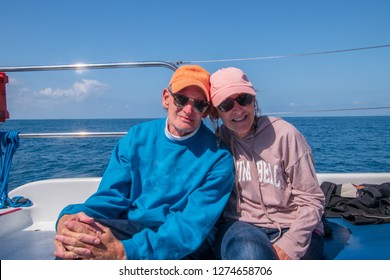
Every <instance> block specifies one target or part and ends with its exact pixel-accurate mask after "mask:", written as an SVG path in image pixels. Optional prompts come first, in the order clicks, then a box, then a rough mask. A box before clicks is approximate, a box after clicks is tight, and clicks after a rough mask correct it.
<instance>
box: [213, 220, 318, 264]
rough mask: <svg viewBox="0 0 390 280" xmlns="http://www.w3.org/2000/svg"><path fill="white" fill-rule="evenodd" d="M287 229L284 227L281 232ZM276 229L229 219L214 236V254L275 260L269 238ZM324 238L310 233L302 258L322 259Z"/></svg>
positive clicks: (219, 257) (272, 237)
mask: <svg viewBox="0 0 390 280" xmlns="http://www.w3.org/2000/svg"><path fill="white" fill-rule="evenodd" d="M287 230H288V229H284V230H283V231H282V234H283V233H285V232H286V231H287ZM278 234H279V232H278V230H277V229H268V228H262V227H256V226H254V225H251V224H248V223H245V222H241V221H230V222H226V223H224V224H222V225H221V226H220V227H219V230H218V233H217V236H216V242H215V246H216V248H215V249H216V255H217V258H218V259H222V260H277V259H278V258H277V255H276V253H275V250H274V248H273V246H272V243H271V242H270V240H272V239H274V238H276V237H277V236H278ZM323 247H324V239H323V237H322V236H320V235H319V234H317V233H313V234H312V240H311V242H310V245H309V248H308V250H307V252H306V254H305V255H304V256H303V257H302V259H307V260H308V259H322V256H323Z"/></svg>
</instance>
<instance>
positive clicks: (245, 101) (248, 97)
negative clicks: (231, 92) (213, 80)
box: [218, 93, 254, 112]
mask: <svg viewBox="0 0 390 280" xmlns="http://www.w3.org/2000/svg"><path fill="white" fill-rule="evenodd" d="M253 99H254V95H252V94H249V93H243V94H240V95H239V96H238V97H237V98H236V99H231V98H227V99H225V100H224V101H223V102H222V103H221V104H220V105H219V106H218V108H219V110H221V112H228V111H230V110H231V109H233V107H234V100H235V101H237V103H238V104H239V105H240V106H248V105H250V104H252V102H253Z"/></svg>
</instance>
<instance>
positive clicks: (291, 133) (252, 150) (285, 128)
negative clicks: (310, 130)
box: [210, 67, 324, 259]
mask: <svg viewBox="0 0 390 280" xmlns="http://www.w3.org/2000/svg"><path fill="white" fill-rule="evenodd" d="M210 84H211V101H212V104H213V107H214V108H213V112H212V115H211V116H212V119H214V120H217V118H218V117H219V118H221V120H222V122H223V125H222V126H221V127H218V128H217V131H216V133H217V135H218V137H220V139H221V140H222V141H223V142H224V143H225V144H226V145H227V146H228V147H229V148H230V149H231V151H232V153H233V155H234V160H235V173H236V182H235V187H234V189H233V192H232V194H231V196H230V199H229V201H228V204H227V206H226V209H225V212H224V215H223V219H222V223H221V224H220V225H219V231H218V234H217V242H216V244H217V254H218V255H219V257H220V258H221V259H321V257H322V252H323V244H324V243H323V225H322V222H321V217H322V213H323V204H324V195H323V192H322V191H321V189H320V187H319V184H318V181H317V177H316V172H315V168H314V163H313V159H312V152H311V149H310V147H309V145H308V144H307V142H306V140H305V138H304V137H303V135H302V134H301V133H300V132H299V131H298V130H297V129H296V128H295V127H294V126H293V125H291V124H290V123H288V122H286V121H284V120H282V119H280V118H276V117H267V116H258V114H257V113H256V111H257V109H256V108H257V106H256V105H257V103H256V91H255V90H254V88H253V86H252V84H251V83H250V82H249V80H248V78H247V77H246V75H245V73H244V72H243V71H242V70H240V69H237V68H233V67H230V68H224V69H221V70H218V71H217V72H215V73H214V74H212V75H211V77H210ZM217 123H218V121H217Z"/></svg>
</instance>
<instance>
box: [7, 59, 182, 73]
mask: <svg viewBox="0 0 390 280" xmlns="http://www.w3.org/2000/svg"><path fill="white" fill-rule="evenodd" d="M182 63H183V62H181V61H177V62H168V61H140V62H115V63H76V64H63V65H46V66H45V65H39V66H8V67H3V66H0V72H30V71H56V70H79V71H80V70H86V69H109V68H136V67H166V68H169V69H171V70H173V71H175V70H176V69H177V67H178V65H180V64H182Z"/></svg>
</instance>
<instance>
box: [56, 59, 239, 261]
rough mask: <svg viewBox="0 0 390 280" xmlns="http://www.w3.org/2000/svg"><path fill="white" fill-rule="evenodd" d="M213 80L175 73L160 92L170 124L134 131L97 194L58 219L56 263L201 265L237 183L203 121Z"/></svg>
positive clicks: (188, 68)
mask: <svg viewBox="0 0 390 280" xmlns="http://www.w3.org/2000/svg"><path fill="white" fill-rule="evenodd" d="M209 77H210V74H209V73H208V72H207V71H206V70H205V69H203V68H202V67H200V66H197V65H184V66H181V67H179V68H178V69H177V70H176V71H175V72H174V74H173V76H172V78H171V81H170V83H169V85H168V87H167V88H165V89H164V90H163V93H162V104H163V106H164V108H165V109H166V110H167V113H168V117H167V118H166V119H160V120H153V121H148V122H144V123H141V124H138V125H136V126H134V127H132V128H131V129H130V130H129V132H128V133H127V135H126V136H125V137H124V138H123V139H121V140H120V141H119V142H118V143H117V145H116V147H115V148H114V151H113V153H112V157H111V160H110V162H109V164H108V167H107V169H106V171H105V173H104V175H103V177H102V181H101V183H100V186H99V188H98V190H97V192H96V193H95V194H93V195H92V196H91V197H89V198H88V199H87V200H86V201H85V203H83V204H75V205H69V206H67V207H65V209H64V210H63V211H62V212H61V213H60V215H59V219H58V221H57V235H56V237H55V240H54V243H55V246H56V251H55V253H54V255H55V256H56V257H57V258H60V259H183V258H193V257H194V258H203V257H200V253H201V251H202V252H203V251H204V249H205V247H204V246H205V244H207V237H208V235H209V233H210V231H211V230H212V228H213V226H214V224H215V222H216V221H217V219H218V217H219V216H220V214H221V213H222V211H223V209H224V206H225V204H226V202H227V200H228V198H229V195H230V192H231V189H232V186H233V183H234V171H233V160H232V157H231V154H230V153H229V152H228V151H227V150H226V149H225V148H224V147H219V146H218V144H217V139H216V137H215V136H214V134H213V132H212V131H210V130H209V129H208V128H207V127H206V126H205V125H204V124H203V122H202V118H204V117H206V116H207V113H208V107H209V102H210V85H209Z"/></svg>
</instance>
